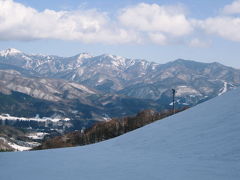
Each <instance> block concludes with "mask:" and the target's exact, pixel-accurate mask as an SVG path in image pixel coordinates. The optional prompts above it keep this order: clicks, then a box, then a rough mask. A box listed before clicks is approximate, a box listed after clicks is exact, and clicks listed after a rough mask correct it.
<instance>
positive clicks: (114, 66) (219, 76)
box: [0, 49, 240, 106]
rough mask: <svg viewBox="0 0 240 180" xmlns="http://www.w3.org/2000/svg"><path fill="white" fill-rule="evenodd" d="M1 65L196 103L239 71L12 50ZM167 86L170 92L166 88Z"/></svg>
mask: <svg viewBox="0 0 240 180" xmlns="http://www.w3.org/2000/svg"><path fill="white" fill-rule="evenodd" d="M0 69H14V70H17V71H20V72H21V73H22V74H25V75H27V76H33V75H34V76H38V77H44V78H55V79H56V78H57V79H64V80H67V81H74V82H77V83H80V84H83V85H85V86H87V87H90V88H92V89H95V90H97V91H100V92H103V93H115V94H122V95H125V96H131V97H135V98H141V99H152V100H159V101H165V102H166V103H168V104H169V103H170V102H171V98H170V96H171V89H172V88H175V89H177V92H178V93H177V94H176V98H177V100H178V101H177V103H179V104H181V105H182V104H185V105H189V106H191V105H195V104H197V103H198V102H202V101H205V100H208V99H211V98H213V97H215V96H218V95H221V94H223V93H224V92H226V91H228V90H231V89H233V88H234V87H237V86H240V70H237V69H233V68H231V67H227V66H224V65H221V64H219V63H198V62H194V61H188V60H182V59H178V60H176V61H172V62H169V63H167V64H157V63H153V62H148V61H146V60H141V59H128V58H124V57H120V56H114V55H108V54H103V55H100V56H91V55H90V54H87V53H81V54H78V55H76V56H72V57H58V56H49V55H28V54H26V53H23V52H21V51H19V50H16V49H7V50H4V51H1V52H0ZM169 90H170V91H169Z"/></svg>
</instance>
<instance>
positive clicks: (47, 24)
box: [0, 0, 139, 43]
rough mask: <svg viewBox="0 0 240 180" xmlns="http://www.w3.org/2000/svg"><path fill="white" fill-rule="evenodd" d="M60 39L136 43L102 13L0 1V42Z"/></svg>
mask: <svg viewBox="0 0 240 180" xmlns="http://www.w3.org/2000/svg"><path fill="white" fill-rule="evenodd" d="M43 38H50V39H63V40H79V41H83V42H103V43H127V42H132V41H134V42H138V41H139V37H137V35H136V34H135V33H132V32H131V31H127V30H125V29H123V28H120V27H117V26H115V25H114V24H113V23H111V21H110V19H109V18H108V16H107V15H106V13H103V12H98V11H96V10H94V9H92V10H78V11H53V10H48V9H46V10H44V11H43V12H39V11H37V10H36V9H33V8H31V7H26V6H24V5H22V4H20V3H16V2H14V1H12V0H0V39H1V40H16V39H18V40H31V39H43Z"/></svg>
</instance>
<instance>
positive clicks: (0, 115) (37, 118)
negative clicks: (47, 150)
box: [0, 114, 70, 122]
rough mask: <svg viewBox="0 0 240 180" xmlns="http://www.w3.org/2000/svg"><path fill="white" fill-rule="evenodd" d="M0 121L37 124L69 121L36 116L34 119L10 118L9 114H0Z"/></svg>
mask: <svg viewBox="0 0 240 180" xmlns="http://www.w3.org/2000/svg"><path fill="white" fill-rule="evenodd" d="M0 120H9V121H11V120H12V121H17V120H19V121H38V122H45V121H52V122H58V121H61V120H62V121H70V119H69V118H51V117H43V118H40V117H38V116H36V117H31V118H26V117H16V116H11V115H9V114H0Z"/></svg>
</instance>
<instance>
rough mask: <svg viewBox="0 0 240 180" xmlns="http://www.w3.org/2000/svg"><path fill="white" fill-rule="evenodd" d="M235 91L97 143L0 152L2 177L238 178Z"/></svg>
mask: <svg viewBox="0 0 240 180" xmlns="http://www.w3.org/2000/svg"><path fill="white" fill-rule="evenodd" d="M239 102H240V89H239V88H238V89H236V90H233V91H231V92H229V93H225V94H223V95H222V96H219V97H217V98H215V99H212V100H210V101H208V102H205V103H202V104H200V105H197V106H195V107H193V108H191V109H188V110H186V111H184V112H181V113H178V114H176V115H174V116H171V117H168V118H166V119H164V120H161V121H158V122H155V123H152V124H150V125H148V126H145V127H143V128H140V129H138V130H135V131H132V132H130V133H127V134H125V135H123V136H120V137H118V138H115V139H111V140H108V141H104V142H101V143H97V144H93V145H88V146H83V147H76V148H63V149H53V150H45V151H35V152H16V153H0V169H1V173H0V179H4V180H5V179H8V180H15V179H18V180H28V179H29V180H30V179H35V180H42V179H51V180H66V179H82V180H112V179H114V180H193V179H194V180H239V179H240V105H239Z"/></svg>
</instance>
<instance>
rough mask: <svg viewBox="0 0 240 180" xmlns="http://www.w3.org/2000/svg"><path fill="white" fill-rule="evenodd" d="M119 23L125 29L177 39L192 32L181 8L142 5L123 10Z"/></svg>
mask: <svg viewBox="0 0 240 180" xmlns="http://www.w3.org/2000/svg"><path fill="white" fill-rule="evenodd" d="M119 21H120V22H121V23H122V24H123V25H124V26H125V27H128V28H134V29H135V30H136V31H142V32H151V33H152V32H154V33H161V34H163V33H164V34H166V35H168V36H169V35H170V36H175V37H176V36H184V35H187V34H189V33H191V31H192V27H191V24H190V22H189V21H188V19H187V18H186V16H185V14H184V11H183V8H182V7H180V6H159V5H158V4H146V3H140V4H138V5H136V6H133V7H129V8H125V9H123V10H122V11H121V14H120V15H119Z"/></svg>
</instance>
